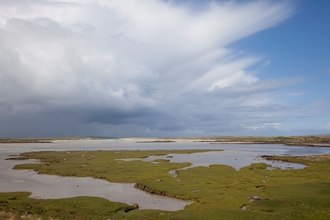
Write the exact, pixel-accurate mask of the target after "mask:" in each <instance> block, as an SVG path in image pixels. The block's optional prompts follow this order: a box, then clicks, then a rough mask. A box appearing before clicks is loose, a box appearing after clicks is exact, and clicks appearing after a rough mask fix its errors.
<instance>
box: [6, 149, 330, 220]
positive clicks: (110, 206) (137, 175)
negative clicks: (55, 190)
mask: <svg viewBox="0 0 330 220" xmlns="http://www.w3.org/2000/svg"><path fill="white" fill-rule="evenodd" d="M194 152H201V151H70V152H32V153H25V154H22V155H21V157H26V158H30V159H37V160H40V161H41V163H40V164H22V165H17V166H16V167H15V169H33V170H35V171H37V172H39V173H44V174H56V175H62V176H81V177H83V176H91V177H94V178H101V179H106V180H108V181H110V182H123V183H133V182H136V183H139V184H141V185H143V186H146V187H148V189H152V190H153V191H160V192H166V195H169V196H173V197H176V198H180V199H185V200H191V201H193V202H194V203H193V204H191V205H189V206H187V207H186V208H185V210H183V211H177V212H166V211H157V210H133V211H129V212H125V211H124V210H125V207H126V208H127V205H125V204H121V203H114V202H109V201H107V200H104V199H101V198H91V199H89V198H90V197H76V198H71V199H61V200H35V199H30V198H27V196H28V194H27V193H25V194H24V193H20V194H19V193H16V194H15V193H7V194H4V193H1V194H0V208H1V209H0V211H1V210H2V211H7V212H8V211H10V210H11V209H12V210H11V211H10V212H13V213H20V214H22V213H25V212H27V210H28V208H26V207H27V206H29V207H31V209H32V210H33V211H31V213H33V214H34V215H36V216H41V217H42V218H44V219H47V218H48V217H52V218H55V219H56V218H58V219H93V218H94V217H93V218H92V217H91V216H96V217H98V218H96V217H95V219H330V176H329V175H328V174H329V172H330V159H329V158H330V157H327V156H314V157H271V158H269V159H274V160H282V161H287V162H296V163H302V164H305V165H307V167H306V168H305V169H301V170H280V169H275V170H267V169H266V168H267V165H266V164H263V163H257V164H252V165H250V166H247V167H244V168H242V169H240V170H239V171H237V170H235V169H234V168H232V167H230V166H225V165H212V166H210V167H195V168H191V169H188V170H178V171H177V173H178V176H177V177H176V178H174V177H173V176H172V175H170V174H169V173H168V172H169V171H170V170H174V169H179V168H183V167H185V166H188V165H190V164H189V163H187V162H186V163H171V162H168V161H167V160H158V161H157V162H158V163H157V164H154V163H152V162H143V161H122V160H117V159H125V158H137V157H139V158H145V157H148V156H151V155H166V154H173V153H194ZM320 158H322V159H320ZM159 180H161V181H159ZM13 197H16V199H14V200H11V199H10V198H13ZM255 197H257V198H258V199H257V200H255V202H251V201H250V200H251V198H255ZM61 204H65V205H63V206H62V205H61ZM243 205H246V209H247V210H246V211H242V210H241V207H242V206H243ZM79 207H85V208H83V209H82V210H80V208H79ZM38 210H39V211H38ZM55 210H58V211H55ZM59 213H61V214H59Z"/></svg>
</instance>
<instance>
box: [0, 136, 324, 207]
mask: <svg viewBox="0 0 330 220" xmlns="http://www.w3.org/2000/svg"><path fill="white" fill-rule="evenodd" d="M192 149H201V150H223V151H212V152H206V153H195V154H170V155H165V156H153V157H149V158H145V159H143V160H144V161H153V160H155V159H167V160H170V161H171V162H190V163H191V164H192V165H191V166H190V167H186V168H184V169H188V168H191V167H196V166H209V165H212V164H225V165H229V166H232V167H233V168H234V169H236V170H239V169H240V168H242V167H244V166H248V165H250V164H251V163H260V162H262V163H267V164H268V165H269V167H270V168H280V169H302V168H304V165H301V164H292V163H282V162H272V161H267V160H264V159H262V158H261V157H260V156H261V155H299V156H300V155H316V154H327V153H329V152H330V148H326V147H296V146H284V145H267V144H263V145H258V144H209V143H201V142H192V141H179V142H174V143H135V141H133V140H121V139H120V140H95V141H93V140H90V141H86V140H82V141H56V142H54V143H39V144H0V192H13V191H28V192H32V194H31V196H30V197H32V198H39V199H56V198H67V197H74V196H96V197H103V198H106V199H108V200H110V201H115V202H123V203H126V204H130V205H132V204H134V203H138V204H139V207H140V209H159V210H170V211H176V210H182V209H184V207H185V206H186V205H188V204H190V203H191V202H189V201H182V200H178V199H173V198H168V197H164V196H157V195H151V194H148V193H145V192H144V191H141V190H139V189H136V188H134V183H132V184H122V183H109V182H107V181H105V180H98V179H93V178H77V177H59V176H52V175H39V174H37V173H35V172H34V171H28V170H13V169H12V168H13V167H14V166H15V165H16V164H19V163H27V161H10V160H5V159H6V158H8V157H10V155H18V154H20V153H23V152H31V151H69V150H70V151H72V150H192ZM31 162H33V161H31ZM171 174H172V175H173V177H176V171H172V173H171Z"/></svg>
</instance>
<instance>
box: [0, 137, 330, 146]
mask: <svg viewBox="0 0 330 220" xmlns="http://www.w3.org/2000/svg"><path fill="white" fill-rule="evenodd" d="M107 140H115V141H123V142H134V143H140V144H149V143H150V144H152V143H155V144H157V143H180V142H206V143H210V144H283V145H288V146H306V147H330V135H322V136H290V137H284V136H278V137H252V136H248V137H236V136H225V137H191V138H180V137H167V138H138V137H133V138H113V137H79V136H76V137H59V138H22V139H20V138H17V139H14V138H0V144H20V143H22V144H26V143H36V144H38V143H43V144H45V143H57V142H62V141H64V142H65V141H69V142H71V141H107Z"/></svg>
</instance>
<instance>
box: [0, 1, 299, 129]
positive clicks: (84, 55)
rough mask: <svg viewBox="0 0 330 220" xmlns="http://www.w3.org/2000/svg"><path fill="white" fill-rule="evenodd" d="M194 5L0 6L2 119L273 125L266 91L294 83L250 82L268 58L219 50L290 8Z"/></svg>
mask: <svg viewBox="0 0 330 220" xmlns="http://www.w3.org/2000/svg"><path fill="white" fill-rule="evenodd" d="M204 4H206V6H205V7H204V8H203V10H200V11H198V10H191V9H190V8H189V7H187V5H185V4H174V3H167V2H166V1H161V0H120V1H119V0H108V1H105V0H61V1H57V0H53V1H23V0H18V1H10V0H5V1H1V2H0V8H1V10H0V112H1V113H2V114H1V115H2V117H3V118H5V117H11V116H13V115H29V114H31V118H33V117H35V116H33V115H37V114H39V113H42V114H45V115H47V114H49V117H52V114H54V112H62V113H63V114H67V113H68V112H70V114H71V113H72V114H71V115H73V116H72V117H76V118H77V120H78V121H84V122H87V123H92V122H97V123H104V124H135V125H141V126H145V127H147V128H150V129H151V130H178V131H179V130H186V131H187V132H194V131H204V132H207V131H214V132H217V131H220V130H225V129H228V130H230V129H232V130H235V129H242V128H244V126H241V124H242V123H241V122H240V121H242V120H244V123H243V124H246V123H248V125H246V126H248V127H250V128H254V127H256V126H257V127H258V126H259V127H260V126H261V127H262V126H264V125H265V126H266V125H267V126H268V125H270V126H272V127H274V128H276V126H273V125H276V123H279V121H280V120H282V119H283V115H277V114H278V113H277V111H276V108H277V107H276V105H275V104H272V102H273V101H274V100H275V99H274V98H273V97H272V96H270V95H269V93H270V92H272V91H275V90H277V89H278V88H280V87H282V86H286V85H290V84H294V83H297V82H300V81H301V79H297V78H293V79H270V80H260V78H259V77H258V75H257V74H256V72H255V71H254V70H253V69H252V67H253V68H255V66H259V67H262V66H266V65H269V64H270V63H271V61H270V60H264V59H263V58H262V57H258V56H249V55H246V54H244V53H241V52H240V51H233V50H231V49H230V48H228V45H229V44H230V43H232V42H234V41H236V40H238V39H242V38H244V37H246V36H249V35H251V34H254V33H256V32H258V31H261V30H264V29H266V28H269V27H272V26H274V25H276V24H278V23H279V22H281V21H283V20H285V19H286V18H287V17H288V16H290V15H291V13H292V8H291V7H290V5H288V4H287V3H285V2H284V1H283V2H278V3H272V2H270V1H269V2H268V1H262V2H261V1H255V2H252V1H251V2H250V3H245V4H238V3H234V2H226V3H217V2H216V1H210V3H204ZM256 68H258V67H256ZM251 69H252V70H251ZM274 106H275V107H274ZM261 107H263V108H261ZM282 108H286V110H287V111H288V112H289V111H290V110H288V109H289V108H288V107H283V106H282ZM265 109H267V110H265ZM247 115H249V116H248V117H247ZM0 117H1V116H0ZM45 117H46V116H45ZM58 117H59V116H58ZM59 118H60V117H59ZM63 118H66V117H63ZM58 120H60V119H58ZM260 120H264V121H262V122H260ZM7 121H8V120H7ZM71 123H72V122H71ZM220 123H222V125H220ZM229 124H230V125H229ZM246 126H245V127H246Z"/></svg>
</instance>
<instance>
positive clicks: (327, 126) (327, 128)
mask: <svg viewBox="0 0 330 220" xmlns="http://www.w3.org/2000/svg"><path fill="white" fill-rule="evenodd" d="M325 129H326V130H330V121H328V123H327V125H326V126H325Z"/></svg>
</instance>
